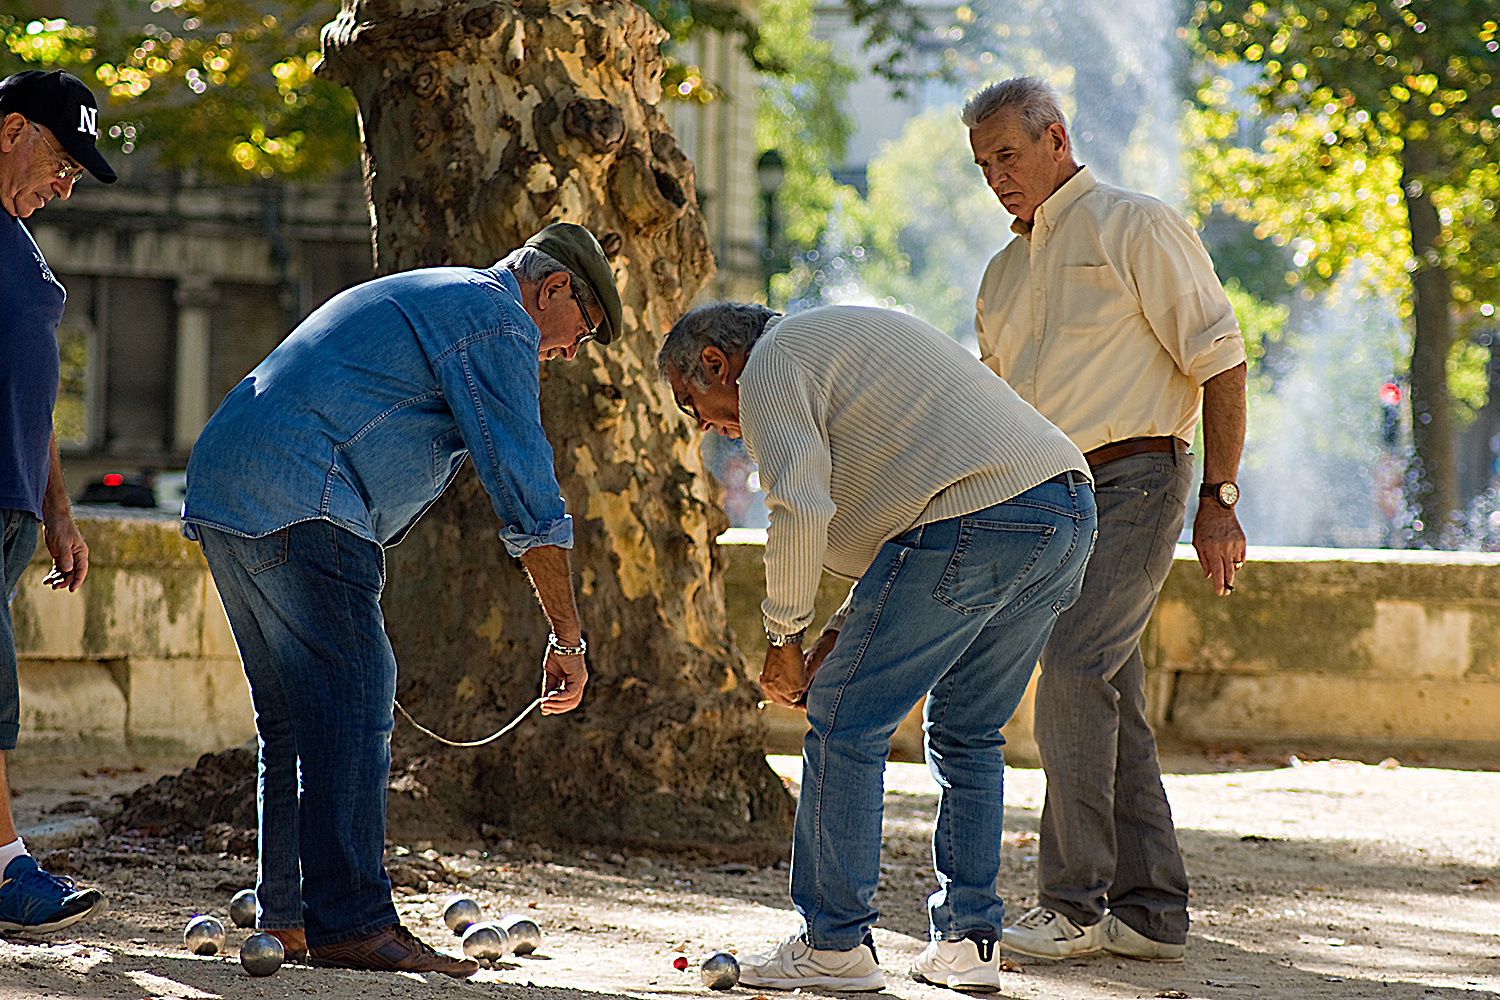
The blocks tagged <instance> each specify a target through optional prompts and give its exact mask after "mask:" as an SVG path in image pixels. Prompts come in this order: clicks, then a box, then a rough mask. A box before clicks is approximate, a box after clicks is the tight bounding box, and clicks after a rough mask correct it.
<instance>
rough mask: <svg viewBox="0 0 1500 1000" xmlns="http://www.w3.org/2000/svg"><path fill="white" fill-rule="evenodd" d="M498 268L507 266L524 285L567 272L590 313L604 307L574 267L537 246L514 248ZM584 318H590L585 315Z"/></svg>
mask: <svg viewBox="0 0 1500 1000" xmlns="http://www.w3.org/2000/svg"><path fill="white" fill-rule="evenodd" d="M495 267H496V268H505V269H506V270H508V271H510V273H511V274H514V275H515V276H516V280H517V281H519V282H520V283H521V284H523V285H540V284H541V283H542V282H543V281H544V280H545V279H546V278H547V276H548V275H549V274H558V273H561V274H566V275H567V276H568V280H569V281H570V282H572V286H573V291H575V292H577V293H578V301H579V302H581V303H583V308H584V309H585V310H587V311H588V312H589V313H593V311H594V310H595V309H602V308H603V306H601V305H600V304H599V296H597V295H595V294H594V286H593V285H590V284H589V283H588V282H587V281H585V280H584V279H582V278H580V277H579V276H578V275H576V274H574V273H573V269H572V268H570V267H568V265H566V264H564V263H562V262H561V261H559V260H558V259H557V258H555V257H552V256H550V255H548V254H545V253H542V251H540V250H538V249H537V248H536V247H521V249H519V250H513V251H511V253H510V254H509V255H507V256H506V257H505V259H504V260H502V261H500V262H499V263H498V264H496V265H495ZM584 319H586V320H587V319H589V317H587V316H585V317H584Z"/></svg>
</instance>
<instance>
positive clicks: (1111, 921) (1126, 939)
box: [1099, 913, 1183, 962]
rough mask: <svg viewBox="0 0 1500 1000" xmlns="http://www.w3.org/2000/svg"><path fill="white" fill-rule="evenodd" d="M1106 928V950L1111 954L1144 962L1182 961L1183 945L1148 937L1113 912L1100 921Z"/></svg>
mask: <svg viewBox="0 0 1500 1000" xmlns="http://www.w3.org/2000/svg"><path fill="white" fill-rule="evenodd" d="M1099 924H1100V926H1102V927H1103V928H1104V950H1105V951H1107V952H1109V953H1110V954H1111V955H1123V956H1124V957H1126V958H1135V959H1139V960H1141V961H1142V962H1180V961H1182V951H1183V947H1182V945H1180V944H1166V943H1165V942H1162V941H1156V940H1153V939H1152V938H1148V937H1147V936H1146V935H1144V934H1142V933H1141V932H1140V931H1138V930H1136V929H1135V928H1134V927H1131V926H1130V925H1129V924H1127V923H1126V922H1125V921H1123V920H1121V919H1120V918H1119V917H1117V916H1115V915H1114V914H1113V913H1111V914H1109V915H1107V916H1106V917H1105V918H1104V919H1103V920H1101V921H1099Z"/></svg>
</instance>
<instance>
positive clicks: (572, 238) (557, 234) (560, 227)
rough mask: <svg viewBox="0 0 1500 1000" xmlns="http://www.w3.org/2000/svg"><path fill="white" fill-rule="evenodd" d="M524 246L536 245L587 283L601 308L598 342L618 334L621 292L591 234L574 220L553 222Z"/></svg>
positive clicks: (596, 241)
mask: <svg viewBox="0 0 1500 1000" xmlns="http://www.w3.org/2000/svg"><path fill="white" fill-rule="evenodd" d="M526 245H527V246H529V247H535V248H536V249H538V250H540V251H541V252H542V253H544V254H546V255H547V256H548V257H551V258H552V259H553V260H555V261H557V262H558V263H559V264H563V265H565V266H566V267H567V268H568V270H570V271H572V272H573V273H574V274H576V275H578V276H579V277H580V278H582V279H583V280H584V281H586V282H588V284H589V288H590V289H592V290H593V292H594V298H596V299H598V300H599V304H600V305H601V306H603V307H604V322H603V323H602V324H600V326H599V331H598V339H599V343H601V344H607V343H609V342H610V341H611V340H613V339H614V338H615V337H616V336H618V335H619V333H620V322H621V320H620V291H619V289H618V288H616V287H615V272H614V270H613V269H612V268H611V267H610V266H609V261H608V260H607V259H605V256H604V249H603V248H602V247H600V246H599V241H598V240H596V239H594V234H593V233H591V232H589V231H588V230H587V229H585V228H583V227H582V226H580V225H578V224H577V223H573V222H554V223H552V225H550V226H548V227H547V228H546V229H543V230H542V231H541V232H539V233H537V234H536V235H535V236H533V237H532V238H531V239H529V240H527V241H526Z"/></svg>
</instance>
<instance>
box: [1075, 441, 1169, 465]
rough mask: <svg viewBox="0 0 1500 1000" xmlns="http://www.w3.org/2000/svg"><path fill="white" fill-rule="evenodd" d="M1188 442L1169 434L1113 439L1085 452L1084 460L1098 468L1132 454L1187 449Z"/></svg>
mask: <svg viewBox="0 0 1500 1000" xmlns="http://www.w3.org/2000/svg"><path fill="white" fill-rule="evenodd" d="M1187 450H1188V446H1187V442H1185V441H1183V440H1182V438H1180V437H1173V436H1172V435H1168V436H1166V437H1138V438H1126V439H1125V440H1124V441H1111V442H1110V443H1109V444H1103V445H1100V446H1099V447H1097V448H1095V449H1094V450H1093V451H1086V452H1084V453H1083V460H1084V461H1085V462H1088V463H1089V468H1091V469H1096V468H1098V467H1099V466H1101V465H1103V464H1105V463H1106V462H1114V461H1118V460H1119V459H1122V458H1129V457H1130V456H1131V455H1144V454H1146V453H1147V452H1153V451H1165V452H1171V451H1187Z"/></svg>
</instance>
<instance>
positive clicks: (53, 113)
mask: <svg viewBox="0 0 1500 1000" xmlns="http://www.w3.org/2000/svg"><path fill="white" fill-rule="evenodd" d="M98 138H99V105H98V104H97V103H96V102H95V101H94V95H93V94H92V93H91V92H90V91H89V88H88V87H86V86H84V85H83V81H82V80H80V79H78V77H76V76H73V75H72V74H71V73H64V72H62V71H61V70H56V71H53V72H51V73H43V72H41V71H39V70H27V71H26V72H24V73H17V74H15V75H14V76H8V77H6V78H5V79H4V80H0V205H3V206H4V208H5V210H6V211H7V212H9V213H10V214H11V215H14V216H16V217H17V218H20V219H24V218H26V217H27V216H29V215H30V214H31V213H32V212H34V211H36V210H37V209H38V208H41V207H42V206H43V205H45V204H46V203H47V202H49V201H51V200H52V199H53V198H67V197H68V195H69V194H71V193H72V190H73V183H74V182H75V181H76V180H78V178H79V177H81V176H82V175H83V172H84V171H85V170H87V171H88V172H89V173H91V174H93V175H94V177H96V178H97V179H99V180H101V181H103V182H104V183H105V184H111V183H113V182H114V180H115V172H114V171H113V170H112V169H110V166H109V164H108V163H107V162H105V160H104V157H103V156H102V155H100V153H99V150H98V149H96V148H95V147H94V143H95V142H96V141H97V140H98Z"/></svg>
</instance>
